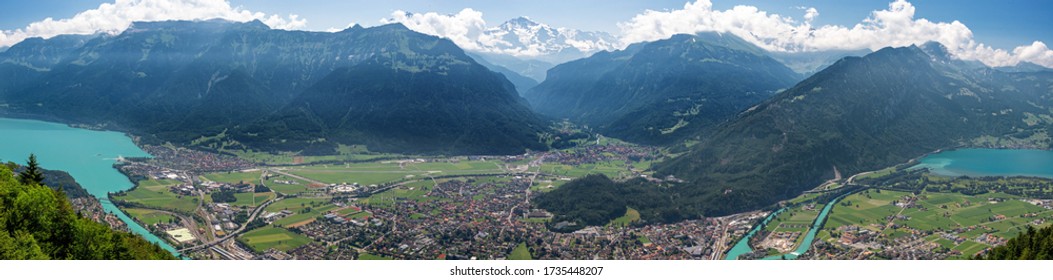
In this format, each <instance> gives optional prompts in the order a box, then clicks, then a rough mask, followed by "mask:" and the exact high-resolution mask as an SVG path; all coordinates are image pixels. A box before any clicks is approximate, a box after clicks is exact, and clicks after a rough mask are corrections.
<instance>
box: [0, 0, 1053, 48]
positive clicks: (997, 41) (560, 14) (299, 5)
mask: <svg viewBox="0 0 1053 280" xmlns="http://www.w3.org/2000/svg"><path fill="white" fill-rule="evenodd" d="M104 2H112V0H107V1H103V0H77V1H70V0H34V1H12V0H3V1H0V29H3V30H12V29H18V28H23V27H25V26H26V25H28V24H29V23H31V22H35V21H39V20H42V19H44V18H47V17H52V18H55V19H61V18H69V17H72V16H73V15H75V14H77V13H79V12H81V11H84V10H88V9H92V8H95V7H98V6H99V4H101V3H104ZM230 2H231V4H232V6H235V7H237V6H240V7H242V8H244V9H247V10H251V11H254V12H264V13H267V14H278V15H287V14H297V15H300V16H301V17H302V18H305V19H307V26H306V29H309V30H325V29H328V28H333V27H336V28H342V27H344V26H346V25H347V24H348V23H351V22H358V23H361V24H363V25H367V26H369V25H376V24H378V23H379V22H378V21H379V19H381V18H386V17H388V16H389V15H390V14H391V12H393V11H395V10H404V11H409V12H437V13H444V14H452V13H457V12H458V11H460V10H462V9H464V8H472V9H475V10H477V11H480V12H482V13H483V16H484V19H485V20H486V21H487V23H489V24H492V25H497V24H499V23H500V22H502V21H504V20H507V19H509V18H513V17H516V16H520V15H525V16H529V17H530V18H532V19H534V20H535V21H538V22H543V23H546V24H549V25H552V26H559V27H570V28H575V29H581V30H597V31H606V32H610V33H618V32H619V29H618V26H617V23H618V22H624V21H627V20H629V19H630V18H632V17H633V16H634V15H636V14H639V13H641V12H642V11H644V10H645V9H652V10H668V9H679V8H682V7H683V5H684V3H686V2H687V1H684V0H657V1H635V0H626V1H610V0H603V1H601V0H560V1H546V0H533V1H522V0H511V1H480V0H445V1H437V0H430V1H429V0H408V1H375V0H373V1H360V0H359V1H355V0H353V1H329V0H301V1H286V0H231V1H230ZM912 4H914V6H915V7H917V14H916V17H918V18H926V19H929V20H931V21H945V22H950V21H954V20H958V21H961V22H962V23H964V24H965V25H967V26H968V27H969V29H971V30H972V31H973V34H974V36H975V38H976V40H977V41H980V42H984V43H986V44H988V45H991V46H994V47H997V48H1005V49H1011V48H1013V47H1015V46H1019V45H1025V44H1029V43H1031V42H1032V41H1036V40H1038V41H1044V42H1053V32H1051V31H1053V16H1050V15H1049V13H1050V12H1051V11H1053V1H1037V0H1026V1H993V0H970V1H960V0H958V1H955V0H920V1H914V2H912ZM735 5H751V6H756V7H758V8H760V10H763V11H767V12H770V13H777V14H780V15H784V16H792V17H794V18H798V19H799V18H801V17H802V16H803V14H804V11H803V10H801V9H798V8H796V7H815V8H816V9H817V10H818V11H819V13H820V15H819V17H817V18H816V20H815V23H814V24H816V25H824V24H836V25H845V26H851V25H854V24H855V23H858V22H859V21H860V20H862V19H864V18H866V17H867V16H869V15H870V12H871V11H874V10H880V9H884V8H886V7H887V6H888V2H887V1H861V0H849V1H801V0H789V1H778V0H744V1H724V0H713V7H714V9H720V10H724V9H728V8H731V7H732V6H735Z"/></svg>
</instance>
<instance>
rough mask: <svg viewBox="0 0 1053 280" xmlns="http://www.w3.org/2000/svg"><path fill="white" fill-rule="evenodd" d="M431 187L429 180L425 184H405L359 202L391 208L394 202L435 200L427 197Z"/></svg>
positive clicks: (432, 184)
mask: <svg viewBox="0 0 1053 280" xmlns="http://www.w3.org/2000/svg"><path fill="white" fill-rule="evenodd" d="M432 186H434V183H432V182H431V181H430V180H429V181H427V182H420V184H412V185H411V184H407V185H404V186H398V187H395V188H392V189H390V190H386V191H384V192H381V193H377V194H374V195H371V196H369V197H368V198H365V199H362V200H359V201H360V202H361V203H364V204H367V205H369V206H373V207H381V208H388V207H391V206H392V205H394V203H395V201H396V200H401V199H406V200H414V201H426V200H429V199H435V198H433V197H429V196H428V192H430V191H431V189H432Z"/></svg>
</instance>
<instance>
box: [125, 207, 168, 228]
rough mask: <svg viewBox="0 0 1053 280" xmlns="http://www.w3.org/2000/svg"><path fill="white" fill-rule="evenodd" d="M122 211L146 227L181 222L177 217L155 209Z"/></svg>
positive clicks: (127, 209) (128, 209)
mask: <svg viewBox="0 0 1053 280" xmlns="http://www.w3.org/2000/svg"><path fill="white" fill-rule="evenodd" d="M122 210H124V212H125V213H128V216H132V218H135V219H136V220H139V222H141V223H143V224H146V225H152V224H158V223H169V222H173V221H175V222H178V221H179V218H176V217H175V216H172V215H170V214H168V213H165V212H161V211H157V210H153V209H143V208H125V209H122Z"/></svg>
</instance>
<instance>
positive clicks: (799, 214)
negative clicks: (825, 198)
mask: <svg viewBox="0 0 1053 280" xmlns="http://www.w3.org/2000/svg"><path fill="white" fill-rule="evenodd" d="M806 206H811V207H810V208H811V209H805V207H806ZM822 207H823V205H821V204H820V205H800V206H797V207H793V208H790V209H789V210H786V211H784V212H782V213H779V216H776V217H775V219H772V220H771V221H770V222H768V225H767V226H765V227H764V230H765V231H767V232H783V231H796V232H807V231H808V229H809V228H810V227H811V226H812V223H813V222H815V218H816V217H818V216H819V210H822ZM803 237H804V236H803V235H802V236H801V238H803Z"/></svg>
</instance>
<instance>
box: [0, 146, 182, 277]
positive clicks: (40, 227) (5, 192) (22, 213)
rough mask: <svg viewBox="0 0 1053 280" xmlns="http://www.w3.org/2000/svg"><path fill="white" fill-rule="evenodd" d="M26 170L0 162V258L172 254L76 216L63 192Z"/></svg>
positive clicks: (155, 256) (35, 171)
mask: <svg viewBox="0 0 1053 280" xmlns="http://www.w3.org/2000/svg"><path fill="white" fill-rule="evenodd" d="M27 169H30V172H23V173H22V174H20V175H19V176H18V177H17V178H16V176H15V174H14V173H13V172H12V171H11V169H10V168H8V167H7V166H6V165H0V259H5V260H19V259H36V260H46V259H95V260H98V259H174V258H175V257H173V256H172V255H171V254H169V253H168V252H166V251H164V249H161V247H160V246H157V245H156V244H151V243H150V242H148V241H146V240H145V239H143V238H142V237H140V236H138V235H135V234H132V233H128V232H120V231H116V230H113V229H111V228H109V227H107V226H106V225H103V224H100V223H96V222H93V221H91V220H89V219H87V218H83V217H80V216H78V215H77V214H76V213H75V212H74V211H73V208H72V206H70V203H69V200H67V199H66V195H65V194H64V193H63V192H62V191H59V190H53V189H50V188H48V187H46V186H42V185H40V183H41V182H43V179H44V178H43V173H42V172H40V171H39V169H37V168H36V167H35V166H32V165H31V168H27ZM30 175H31V176H30ZM22 181H25V182H22Z"/></svg>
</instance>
